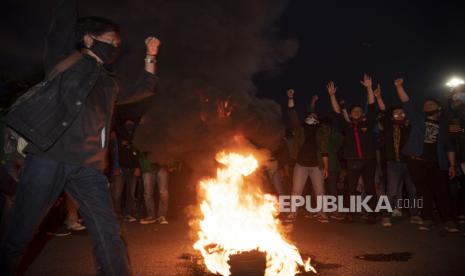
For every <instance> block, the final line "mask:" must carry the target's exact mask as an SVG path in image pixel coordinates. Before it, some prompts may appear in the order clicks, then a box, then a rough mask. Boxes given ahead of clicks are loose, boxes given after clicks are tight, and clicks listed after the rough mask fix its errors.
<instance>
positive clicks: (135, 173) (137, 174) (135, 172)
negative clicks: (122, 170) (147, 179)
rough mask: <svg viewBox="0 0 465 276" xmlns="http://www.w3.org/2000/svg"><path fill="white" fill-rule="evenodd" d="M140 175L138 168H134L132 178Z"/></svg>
mask: <svg viewBox="0 0 465 276" xmlns="http://www.w3.org/2000/svg"><path fill="white" fill-rule="evenodd" d="M140 175H141V171H140V168H135V169H134V176H136V177H139V176H140Z"/></svg>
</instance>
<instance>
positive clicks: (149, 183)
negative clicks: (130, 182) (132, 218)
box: [142, 172, 155, 218]
mask: <svg viewBox="0 0 465 276" xmlns="http://www.w3.org/2000/svg"><path fill="white" fill-rule="evenodd" d="M153 174H154V173H153V172H145V173H143V174H142V181H143V183H144V200H145V209H146V211H147V218H155V201H154V198H153V190H154V186H155V182H154V179H153Z"/></svg>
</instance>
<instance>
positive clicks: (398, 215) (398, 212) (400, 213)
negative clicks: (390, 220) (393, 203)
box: [392, 209, 402, 217]
mask: <svg viewBox="0 0 465 276" xmlns="http://www.w3.org/2000/svg"><path fill="white" fill-rule="evenodd" d="M392 216H393V217H401V216H402V211H401V210H399V209H394V211H392Z"/></svg>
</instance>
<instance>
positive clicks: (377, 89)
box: [373, 84, 381, 99]
mask: <svg viewBox="0 0 465 276" xmlns="http://www.w3.org/2000/svg"><path fill="white" fill-rule="evenodd" d="M373 93H374V94H375V97H376V98H377V99H379V98H380V97H381V85H380V84H378V87H376V89H375V91H373Z"/></svg>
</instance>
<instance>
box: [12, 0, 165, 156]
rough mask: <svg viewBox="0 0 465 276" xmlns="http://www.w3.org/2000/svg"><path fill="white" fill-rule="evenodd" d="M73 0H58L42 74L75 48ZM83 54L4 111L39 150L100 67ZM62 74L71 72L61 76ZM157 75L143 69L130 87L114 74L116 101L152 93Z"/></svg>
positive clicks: (77, 105) (71, 113)
mask: <svg viewBox="0 0 465 276" xmlns="http://www.w3.org/2000/svg"><path fill="white" fill-rule="evenodd" d="M76 21H77V12H76V0H60V1H58V6H57V9H56V11H55V16H54V21H53V23H52V26H51V28H50V31H49V33H48V36H47V39H46V43H47V44H46V51H45V56H44V67H45V70H46V74H48V73H50V72H51V70H52V69H53V68H54V66H55V65H56V64H57V63H58V62H59V61H61V60H63V59H64V58H66V57H67V56H69V55H70V54H71V53H72V52H73V51H75V50H76V49H75V25H76ZM89 59H90V58H89V57H86V56H84V57H83V58H81V59H80V60H79V61H78V62H76V63H75V64H74V65H73V66H71V68H69V69H68V70H67V71H65V72H64V73H63V74H61V75H58V76H57V77H56V78H54V79H53V80H52V81H50V82H48V83H47V82H44V83H43V87H42V88H40V89H38V90H37V92H36V95H34V96H33V97H31V98H30V99H28V100H26V101H25V102H23V103H22V104H21V105H20V106H18V107H17V108H15V109H13V110H12V111H10V112H9V114H8V115H7V118H6V121H7V124H8V125H9V126H10V127H11V128H13V129H14V130H16V131H17V132H18V133H20V134H21V135H23V136H24V137H25V138H26V139H27V140H28V141H29V142H30V143H32V144H34V145H35V146H36V147H38V148H39V149H40V150H42V151H46V150H47V149H49V148H50V147H51V146H52V145H53V144H54V143H55V142H56V141H57V139H59V138H60V136H61V135H62V134H63V133H64V132H65V130H66V129H67V128H68V127H69V126H70V125H71V124H72V123H73V121H74V119H75V118H76V117H77V115H78V114H79V112H80V110H81V107H82V104H83V103H84V102H85V99H86V98H87V96H88V94H89V92H90V91H91V90H92V88H93V87H94V85H95V83H96V81H97V79H98V77H99V75H100V74H101V71H102V70H105V69H104V68H103V67H102V66H95V62H93V61H91V60H89ZM64 75H67V76H69V75H72V77H66V81H64V80H63V78H64V77H63V76H64ZM157 82H158V78H157V77H156V76H155V75H152V74H150V73H148V72H145V71H144V72H143V73H142V75H141V77H140V78H139V80H138V81H137V82H136V83H135V85H134V87H133V88H132V89H131V88H124V87H123V86H122V85H120V84H119V82H118V80H117V79H116V78H115V84H116V85H115V94H117V101H118V103H128V102H135V101H139V100H141V99H144V98H147V97H149V96H151V95H153V93H154V91H155V86H156V83H157Z"/></svg>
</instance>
